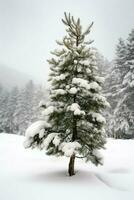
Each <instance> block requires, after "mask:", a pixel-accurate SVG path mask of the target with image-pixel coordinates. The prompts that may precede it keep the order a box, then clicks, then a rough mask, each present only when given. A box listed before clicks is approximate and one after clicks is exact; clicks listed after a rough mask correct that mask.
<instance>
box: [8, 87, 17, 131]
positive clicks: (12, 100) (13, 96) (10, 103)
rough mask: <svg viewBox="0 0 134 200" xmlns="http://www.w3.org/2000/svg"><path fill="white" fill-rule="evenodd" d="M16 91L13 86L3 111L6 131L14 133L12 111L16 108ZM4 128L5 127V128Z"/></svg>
mask: <svg viewBox="0 0 134 200" xmlns="http://www.w3.org/2000/svg"><path fill="white" fill-rule="evenodd" d="M18 93H19V89H18V88H17V87H14V88H13V89H12V90H11V91H10V93H9V97H8V101H7V105H6V111H5V120H6V121H5V124H6V127H7V128H8V133H16V129H17V127H16V126H15V124H14V120H13V119H14V112H15V110H16V103H17V99H18ZM7 128H6V129H7Z"/></svg>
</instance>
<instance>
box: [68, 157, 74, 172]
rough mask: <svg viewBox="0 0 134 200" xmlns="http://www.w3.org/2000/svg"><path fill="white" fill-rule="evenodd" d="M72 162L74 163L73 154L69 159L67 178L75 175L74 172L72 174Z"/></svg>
mask: <svg viewBox="0 0 134 200" xmlns="http://www.w3.org/2000/svg"><path fill="white" fill-rule="evenodd" d="M74 161H75V154H73V155H72V156H71V157H70V161H69V166H68V173H69V176H73V175H75V172H74Z"/></svg>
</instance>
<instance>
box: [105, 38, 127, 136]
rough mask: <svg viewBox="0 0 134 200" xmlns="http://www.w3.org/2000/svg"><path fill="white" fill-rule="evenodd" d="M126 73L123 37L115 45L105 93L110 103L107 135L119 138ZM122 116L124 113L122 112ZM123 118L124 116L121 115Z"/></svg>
mask: <svg viewBox="0 0 134 200" xmlns="http://www.w3.org/2000/svg"><path fill="white" fill-rule="evenodd" d="M125 73H126V45H125V42H124V41H123V39H121V38H120V39H119V42H118V44H117V46H116V58H115V60H114V62H113V64H112V67H111V69H110V71H109V73H108V78H107V83H108V84H107V86H106V95H107V98H108V101H109V103H110V105H111V107H110V109H108V111H109V115H108V118H107V119H108V123H107V125H108V135H110V136H112V137H114V138H121V134H122V133H121V131H119V130H118V129H119V127H120V126H119V124H120V122H121V121H122V120H121V113H120V111H119V107H120V104H121V101H122V96H124V92H123V87H122V86H123V84H122V82H123V77H124V75H125ZM123 116H124V114H123ZM123 119H124V117H123Z"/></svg>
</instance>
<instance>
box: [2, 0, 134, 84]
mask: <svg viewBox="0 0 134 200" xmlns="http://www.w3.org/2000/svg"><path fill="white" fill-rule="evenodd" d="M133 9H134V0H0V64H5V65H7V66H9V67H12V68H16V69H18V70H20V71H23V72H25V73H28V74H31V75H32V76H34V77H36V79H38V80H41V81H42V80H44V81H45V80H46V78H47V75H48V64H47V62H46V60H47V59H48V58H49V57H50V53H49V52H50V51H51V50H53V49H54V48H55V40H56V39H60V38H61V36H63V35H64V33H65V31H64V25H63V24H62V22H61V18H62V17H63V13H64V11H67V12H71V14H72V15H74V16H75V17H80V18H81V22H82V24H83V26H85V27H86V25H88V24H89V23H91V21H94V27H93V31H92V34H91V36H92V38H91V39H94V40H95V42H94V45H95V46H96V47H97V48H98V49H99V50H100V52H101V53H103V55H104V56H105V57H107V58H108V59H112V58H113V57H114V51H115V45H116V43H117V41H118V38H119V37H124V38H126V37H127V35H128V33H129V32H130V31H131V29H132V28H134V11H133Z"/></svg>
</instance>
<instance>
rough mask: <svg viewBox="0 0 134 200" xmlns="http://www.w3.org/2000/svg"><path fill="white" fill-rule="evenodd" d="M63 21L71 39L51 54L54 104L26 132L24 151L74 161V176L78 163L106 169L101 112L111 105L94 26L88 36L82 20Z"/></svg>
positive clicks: (51, 100)
mask: <svg viewBox="0 0 134 200" xmlns="http://www.w3.org/2000/svg"><path fill="white" fill-rule="evenodd" d="M62 22H63V23H64V24H65V26H66V31H67V35H66V36H65V37H64V38H63V40H62V41H57V43H58V45H59V46H61V48H60V49H59V50H55V51H54V52H52V54H53V55H54V57H53V58H52V59H51V60H49V61H48V62H49V64H50V70H51V73H50V78H49V81H50V83H51V90H50V102H49V104H47V105H43V107H44V108H45V109H44V112H43V115H44V119H45V121H43V120H42V121H38V122H36V123H34V124H33V125H32V126H30V127H29V128H28V129H27V131H26V141H25V143H24V145H25V147H27V148H28V147H37V146H38V147H40V148H41V149H44V148H45V149H46V151H47V154H48V155H57V156H60V155H65V156H68V157H70V161H69V168H68V173H69V175H70V176H72V175H74V161H75V158H76V157H78V158H85V160H86V161H88V160H90V161H92V162H93V163H94V164H95V165H98V164H102V159H101V158H102V157H101V156H100V154H99V151H98V150H99V149H101V148H103V147H104V144H105V129H104V124H105V118H104V117H103V116H102V115H101V111H102V109H103V108H105V107H106V106H107V105H108V103H107V101H106V99H105V98H104V97H103V96H102V95H101V82H102V79H101V78H100V77H99V76H97V74H96V61H95V52H94V51H93V48H91V47H90V44H91V43H92V42H91V41H89V42H88V41H86V36H87V35H88V34H89V33H90V31H91V27H92V25H93V23H92V24H91V25H90V26H89V27H88V28H87V29H86V31H83V29H82V26H81V24H80V19H78V20H75V19H74V18H73V17H71V16H70V14H69V15H67V14H66V13H65V18H64V19H62Z"/></svg>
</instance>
